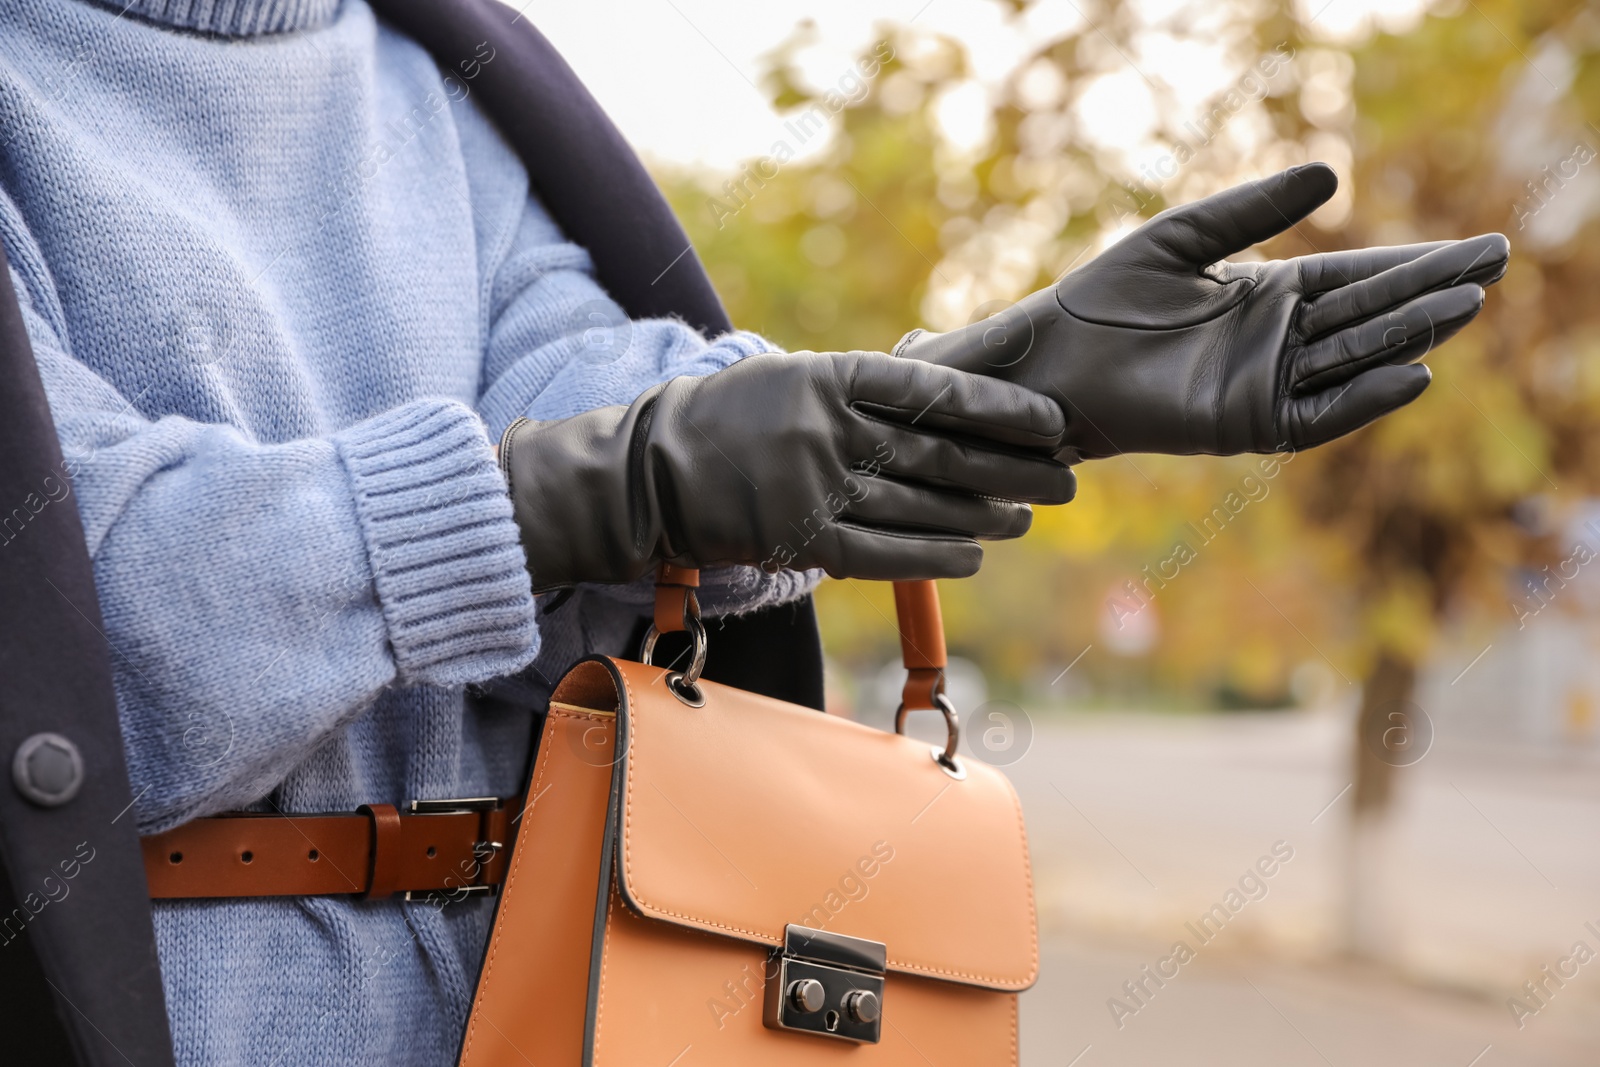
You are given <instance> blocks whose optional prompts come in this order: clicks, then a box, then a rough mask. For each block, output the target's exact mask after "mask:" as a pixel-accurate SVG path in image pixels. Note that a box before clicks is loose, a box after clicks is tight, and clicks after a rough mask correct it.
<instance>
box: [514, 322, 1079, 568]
mask: <svg viewBox="0 0 1600 1067" xmlns="http://www.w3.org/2000/svg"><path fill="white" fill-rule="evenodd" d="M1063 428H1064V419H1063V416H1062V414H1061V410H1060V408H1058V407H1057V406H1056V404H1055V402H1054V401H1052V400H1050V399H1049V398H1047V397H1044V396H1040V395H1038V394H1036V393H1033V392H1031V391H1029V390H1027V389H1024V388H1022V387H1021V386H1017V385H1013V384H1011V383H1009V382H1004V381H1000V380H998V379H992V378H981V377H976V376H974V375H969V374H964V373H962V372H960V371H955V370H950V369H948V368H945V367H937V366H933V365H932V364H924V363H917V362H914V361H911V360H900V359H894V358H893V357H890V356H887V355H884V354H882V353H877V352H850V353H843V354H827V355H817V354H815V353H795V354H790V355H780V354H773V355H763V356H752V357H750V358H748V359H744V360H741V361H740V362H738V363H736V364H734V365H733V366H731V367H729V368H727V369H726V370H722V371H718V372H717V373H715V374H711V375H708V376H706V377H704V378H675V379H673V380H672V381H670V382H667V383H666V384H665V385H660V386H657V387H655V388H653V389H651V390H649V391H648V392H646V393H645V394H644V395H643V396H641V397H640V398H639V399H638V400H637V401H635V402H634V403H633V404H632V405H630V406H628V407H610V408H601V409H598V410H596V411H590V412H586V413H584V414H582V415H577V416H574V417H572V418H568V419H561V420H558V421H553V422H530V421H528V420H526V419H519V420H518V421H517V422H514V423H512V425H511V426H510V427H508V428H507V430H506V432H505V435H504V436H503V437H502V438H501V441H500V464H501V468H502V469H503V470H504V471H505V472H506V475H507V478H508V479H509V482H510V486H511V498H512V502H513V506H514V510H515V514H516V518H517V523H518V525H519V526H520V528H521V531H522V541H523V546H524V548H526V550H527V554H528V567H529V570H530V572H531V573H532V574H533V585H534V590H535V591H536V592H542V591H545V590H549V589H553V588H557V587H561V586H566V585H571V584H573V583H575V582H626V581H631V580H633V579H635V578H639V577H642V576H643V575H645V574H648V573H649V572H650V570H651V569H652V568H653V567H654V566H655V565H656V564H657V563H660V562H663V561H665V562H669V563H676V564H680V565H684V566H698V567H709V566H715V565H717V564H732V563H744V564H756V565H761V566H763V567H765V568H767V569H768V570H777V569H778V568H781V567H789V568H793V569H797V570H798V569H804V568H810V567H821V568H823V569H824V570H826V571H827V572H828V573H829V574H831V575H833V576H835V577H855V578H874V579H905V578H955V577H962V576H965V575H969V574H972V573H973V572H974V571H976V570H977V569H978V564H979V562H980V561H981V560H982V557H983V551H982V549H981V548H980V547H979V546H978V540H980V539H998V538H1007V537H1019V536H1021V535H1022V534H1023V533H1025V532H1026V531H1027V529H1028V526H1029V524H1030V522H1031V521H1032V512H1031V511H1030V509H1029V508H1028V504H1027V502H1033V503H1044V504H1062V503H1066V502H1067V501H1069V500H1071V499H1072V496H1073V493H1074V491H1075V489H1076V480H1075V479H1074V477H1073V474H1072V471H1071V469H1070V468H1069V467H1067V466H1065V465H1064V464H1062V463H1059V462H1057V461H1056V460H1054V459H1052V458H1050V456H1051V454H1052V453H1054V452H1055V451H1057V450H1058V449H1059V447H1060V443H1061V434H1062V431H1063Z"/></svg>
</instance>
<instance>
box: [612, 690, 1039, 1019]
mask: <svg viewBox="0 0 1600 1067" xmlns="http://www.w3.org/2000/svg"><path fill="white" fill-rule="evenodd" d="M618 673H619V674H621V675H622V686H623V689H624V691H625V692H626V693H627V696H628V707H630V708H634V707H638V705H637V704H636V703H634V699H633V687H632V686H631V685H630V684H629V682H628V676H627V674H626V673H624V672H620V671H619V672H618ZM628 734H629V743H628V748H629V749H630V750H631V752H632V754H634V755H637V754H638V751H639V724H638V718H637V717H636V716H635V717H634V718H633V719H632V720H631V721H630V722H629V724H628ZM634 765H635V763H634V761H633V760H631V759H630V760H629V762H628V774H627V779H628V787H627V789H626V790H625V791H624V796H625V806H626V808H627V811H626V812H625V813H624V815H623V818H622V845H623V847H622V870H623V877H624V878H625V879H626V881H627V885H628V893H629V895H630V896H631V897H632V898H633V900H634V902H635V903H637V904H638V905H639V907H640V908H642V909H648V910H649V911H650V912H652V913H653V914H655V915H657V916H661V915H669V916H671V917H672V918H674V919H682V920H683V921H684V922H687V923H691V924H693V925H695V926H700V927H707V926H714V927H716V928H717V929H719V930H727V931H729V932H731V933H736V934H743V935H744V936H745V937H749V938H754V939H755V940H756V941H759V942H761V943H763V944H767V945H776V944H780V943H781V942H779V941H778V940H777V939H775V938H773V937H772V936H771V935H770V934H761V933H757V932H756V931H754V930H746V929H745V928H744V927H742V926H732V925H729V924H728V923H720V922H717V921H716V920H714V919H702V918H699V917H698V916H694V915H684V914H681V913H679V912H676V911H672V910H671V909H670V908H663V907H659V906H657V905H655V904H652V903H650V902H649V901H648V900H646V899H645V898H644V897H643V896H641V895H640V893H639V891H638V889H637V888H636V887H635V884H634V882H633V877H632V873H631V872H632V869H633V850H632V849H631V848H629V847H628V841H629V840H630V839H631V838H632V837H633V768H634ZM1011 799H1012V804H1013V805H1014V806H1015V808H1016V812H1017V829H1018V830H1019V831H1021V832H1022V834H1023V837H1022V843H1023V844H1022V847H1023V855H1024V857H1026V856H1027V847H1028V844H1027V842H1028V838H1027V830H1026V827H1025V825H1024V824H1023V822H1022V805H1021V802H1020V801H1019V800H1018V799H1017V796H1016V792H1015V791H1013V792H1012V794H1011ZM1023 876H1024V879H1025V881H1026V882H1027V886H1028V894H1027V896H1028V922H1029V926H1030V928H1031V929H1032V931H1033V935H1034V936H1033V938H1032V946H1031V948H1030V952H1029V956H1030V962H1029V967H1028V970H1029V977H1028V978H1027V980H1026V981H1024V982H1022V983H1020V984H1019V983H1018V981H1017V980H1016V979H1015V978H1001V977H998V976H996V975H988V974H973V973H969V972H967V971H954V970H949V969H947V968H944V967H934V966H930V965H928V964H922V963H911V962H909V961H907V960H901V959H894V958H890V959H889V961H888V962H889V964H890V965H891V966H893V967H895V968H896V969H899V970H905V971H913V972H916V973H919V974H932V975H939V976H942V977H945V978H962V979H966V980H967V981H969V982H982V983H986V984H988V985H995V986H999V987H1001V988H1003V989H1026V988H1027V987H1028V986H1030V985H1032V984H1033V981H1034V977H1035V976H1036V975H1037V973H1038V969H1039V938H1038V918H1037V916H1036V915H1035V913H1034V907H1033V874H1032V872H1031V871H1030V870H1029V869H1028V864H1027V863H1026V862H1025V863H1024V864H1023ZM607 933H608V935H609V929H608V931H607ZM600 967H601V971H602V974H601V981H602V982H604V980H605V978H604V969H605V961H604V960H602V961H601V963H600ZM597 1029H598V1026H597ZM596 1036H597V1038H598V1033H597V1035H596Z"/></svg>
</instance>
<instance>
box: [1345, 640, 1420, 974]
mask: <svg viewBox="0 0 1600 1067" xmlns="http://www.w3.org/2000/svg"><path fill="white" fill-rule="evenodd" d="M1416 680H1417V668H1416V664H1415V663H1413V662H1412V661H1411V660H1409V659H1406V658H1403V657H1401V656H1398V655H1396V654H1394V653H1392V652H1387V651H1386V652H1384V653H1382V654H1381V655H1380V656H1379V657H1378V661H1377V662H1376V663H1375V664H1374V665H1373V668H1372V673H1371V674H1369V675H1368V676H1367V679H1366V683H1365V685H1364V686H1363V687H1362V691H1361V712H1360V714H1359V715H1358V716H1357V717H1356V729H1355V737H1354V738H1353V742H1354V744H1353V749H1352V759H1351V764H1352V768H1353V770H1354V775H1355V782H1354V789H1353V790H1352V792H1353V794H1354V796H1353V801H1352V805H1351V817H1350V823H1349V835H1348V838H1347V842H1346V845H1347V852H1346V856H1345V878H1346V881H1345V894H1344V916H1343V924H1342V925H1343V931H1342V940H1343V943H1344V948H1345V950H1346V951H1347V952H1348V953H1350V954H1351V955H1354V956H1359V957H1364V958H1367V959H1380V958H1382V957H1383V956H1384V955H1385V954H1386V952H1387V951H1388V950H1389V949H1390V948H1391V947H1392V945H1393V938H1392V936H1391V935H1392V930H1391V927H1390V922H1389V915H1388V913H1387V911H1386V910H1385V907H1384V902H1385V901H1386V899H1388V893H1387V892H1386V891H1385V885H1384V879H1385V875H1386V874H1387V866H1388V865H1387V863H1386V855H1387V851H1388V849H1387V843H1388V836H1389V822H1390V820H1389V813H1390V808H1391V803H1392V800H1393V794H1394V776H1395V768H1396V767H1397V766H1402V765H1405V764H1406V763H1407V762H1408V760H1407V759H1406V758H1405V757H1404V755H1402V754H1401V752H1397V751H1396V747H1398V748H1399V749H1401V750H1402V752H1403V751H1404V750H1405V749H1406V747H1407V746H1408V745H1409V744H1411V743H1414V739H1413V736H1412V735H1406V734H1401V733H1397V731H1414V730H1415V729H1416V726H1415V724H1414V723H1413V713H1412V709H1413V707H1414V705H1413V704H1412V703H1411V696H1412V692H1413V691H1414V689H1415V687H1416ZM1390 741H1398V742H1399V744H1398V746H1396V745H1393V744H1390V743H1389V742H1390Z"/></svg>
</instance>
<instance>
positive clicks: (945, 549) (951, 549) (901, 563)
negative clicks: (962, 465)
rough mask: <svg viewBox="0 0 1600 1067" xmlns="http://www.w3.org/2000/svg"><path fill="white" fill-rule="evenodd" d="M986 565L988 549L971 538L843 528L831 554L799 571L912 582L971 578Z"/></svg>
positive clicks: (829, 550) (802, 560) (801, 561)
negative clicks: (816, 570)
mask: <svg viewBox="0 0 1600 1067" xmlns="http://www.w3.org/2000/svg"><path fill="white" fill-rule="evenodd" d="M982 563H983V547H982V546H981V545H979V544H978V542H976V541H974V540H972V539H971V538H969V537H950V536H940V535H937V534H929V533H919V532H917V531H912V530H887V529H880V528H877V527H863V526H854V525H849V524H838V525H836V526H834V527H833V537H832V541H831V543H830V544H829V546H828V548H827V551H826V552H819V553H817V554H816V556H815V557H814V559H813V560H806V553H804V552H802V554H801V556H800V557H799V559H797V561H796V563H795V564H794V566H796V567H800V566H802V565H804V566H820V567H821V568H822V569H823V570H825V571H827V572H828V575H829V576H830V577H833V578H865V579H868V580H871V581H875V582H907V581H917V580H920V579H923V578H968V577H971V576H972V575H974V574H976V573H978V568H979V566H981V565H982Z"/></svg>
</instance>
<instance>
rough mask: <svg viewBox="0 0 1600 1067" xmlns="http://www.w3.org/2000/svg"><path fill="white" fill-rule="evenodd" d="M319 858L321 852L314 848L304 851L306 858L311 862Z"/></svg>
mask: <svg viewBox="0 0 1600 1067" xmlns="http://www.w3.org/2000/svg"><path fill="white" fill-rule="evenodd" d="M321 858H322V853H320V852H318V851H317V850H316V849H312V850H311V851H310V852H307V853H306V859H308V860H310V861H311V862H312V863H315V862H317V860H319V859H321Z"/></svg>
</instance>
